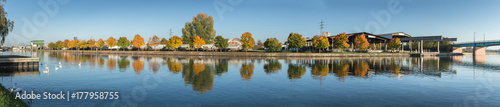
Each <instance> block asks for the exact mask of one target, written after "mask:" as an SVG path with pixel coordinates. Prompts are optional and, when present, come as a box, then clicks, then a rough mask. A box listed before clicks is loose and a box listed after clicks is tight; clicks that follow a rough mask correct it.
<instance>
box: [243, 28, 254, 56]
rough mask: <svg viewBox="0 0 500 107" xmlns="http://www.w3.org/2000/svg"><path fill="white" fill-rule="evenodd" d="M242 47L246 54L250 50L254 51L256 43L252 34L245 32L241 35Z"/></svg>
mask: <svg viewBox="0 0 500 107" xmlns="http://www.w3.org/2000/svg"><path fill="white" fill-rule="evenodd" d="M241 46H242V47H243V50H245V52H247V51H248V49H252V48H253V47H254V46H255V41H254V40H253V38H252V34H251V33H250V32H245V33H243V34H242V35H241Z"/></svg>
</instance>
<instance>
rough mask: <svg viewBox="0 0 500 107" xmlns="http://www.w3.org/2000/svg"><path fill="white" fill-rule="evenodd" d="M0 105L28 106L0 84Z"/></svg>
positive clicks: (3, 106) (6, 106)
mask: <svg viewBox="0 0 500 107" xmlns="http://www.w3.org/2000/svg"><path fill="white" fill-rule="evenodd" d="M0 106H1V107H28V104H26V103H25V102H24V101H23V100H21V99H15V95H13V94H10V91H9V90H7V89H6V88H5V87H3V85H2V84H0Z"/></svg>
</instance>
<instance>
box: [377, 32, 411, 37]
mask: <svg viewBox="0 0 500 107" xmlns="http://www.w3.org/2000/svg"><path fill="white" fill-rule="evenodd" d="M377 35H392V36H404V37H411V36H410V35H408V34H406V33H404V32H394V33H384V34H377Z"/></svg>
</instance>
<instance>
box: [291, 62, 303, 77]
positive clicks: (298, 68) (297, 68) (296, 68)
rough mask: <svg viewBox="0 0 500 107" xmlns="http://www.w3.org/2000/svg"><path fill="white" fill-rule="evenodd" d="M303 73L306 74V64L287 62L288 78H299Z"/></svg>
mask: <svg viewBox="0 0 500 107" xmlns="http://www.w3.org/2000/svg"><path fill="white" fill-rule="evenodd" d="M304 74H306V66H304V65H298V64H288V79H290V80H295V79H300V78H302V75H304Z"/></svg>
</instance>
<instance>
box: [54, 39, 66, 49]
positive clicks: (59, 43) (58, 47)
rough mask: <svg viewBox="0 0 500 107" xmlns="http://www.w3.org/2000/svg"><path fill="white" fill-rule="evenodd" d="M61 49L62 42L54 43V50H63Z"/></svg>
mask: <svg viewBox="0 0 500 107" xmlns="http://www.w3.org/2000/svg"><path fill="white" fill-rule="evenodd" d="M63 47H64V46H63V42H62V41H57V42H56V46H55V48H56V49H61V48H63Z"/></svg>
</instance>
